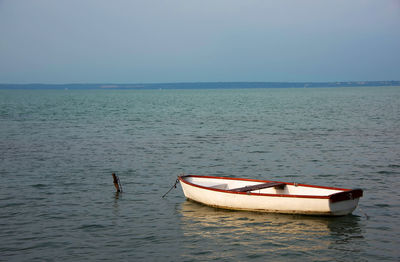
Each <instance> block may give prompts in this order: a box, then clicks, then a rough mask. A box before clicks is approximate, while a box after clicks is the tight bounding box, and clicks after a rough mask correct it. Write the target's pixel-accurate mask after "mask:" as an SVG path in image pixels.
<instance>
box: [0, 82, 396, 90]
mask: <svg viewBox="0 0 400 262" xmlns="http://www.w3.org/2000/svg"><path fill="white" fill-rule="evenodd" d="M368 86H400V81H348V82H193V83H150V84H140V83H138V84H113V83H98V84H0V89H3V90H4V89H15V90H17V89H19V90H43V89H58V90H62V89H64V90H65V89H68V90H96V89H97V90H101V89H130V90H155V89H245V88H321V87H368Z"/></svg>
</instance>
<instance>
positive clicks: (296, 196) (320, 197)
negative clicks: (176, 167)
mask: <svg viewBox="0 0 400 262" xmlns="http://www.w3.org/2000/svg"><path fill="white" fill-rule="evenodd" d="M188 177H197V178H210V179H225V180H240V181H250V182H263V183H268V182H278V183H284V184H285V185H292V186H302V187H312V188H320V189H330V190H340V191H343V192H347V191H352V189H346V188H337V187H326V186H315V185H307V184H297V183H290V182H280V181H268V180H259V179H248V178H235V177H216V176H200V175H182V176H178V179H179V181H181V182H183V183H186V184H188V185H190V186H194V187H198V188H202V189H206V190H211V191H217V192H221V193H229V194H241V195H253V196H268V197H292V198H312V199H330V198H331V197H332V196H333V195H335V194H338V193H332V194H330V195H326V196H321V195H290V194H266V193H253V192H235V191H230V190H224V189H218V188H211V187H206V186H201V185H197V184H194V183H191V182H189V181H187V180H185V178H188ZM339 193H342V192H339Z"/></svg>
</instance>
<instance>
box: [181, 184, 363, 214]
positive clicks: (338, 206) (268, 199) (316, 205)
mask: <svg viewBox="0 0 400 262" xmlns="http://www.w3.org/2000/svg"><path fill="white" fill-rule="evenodd" d="M187 177H190V176H186V177H185V176H182V177H179V181H180V184H181V186H182V190H183V193H184V195H185V197H186V198H187V199H189V200H192V201H196V202H199V203H202V204H205V205H208V206H212V207H217V208H223V209H231V210H246V211H256V212H268V213H286V214H304V215H322V216H343V215H347V214H350V213H351V212H352V211H353V210H354V209H355V208H356V207H357V204H358V201H359V197H355V198H353V197H349V198H348V199H346V198H345V199H343V200H341V199H339V200H337V201H332V198H331V197H330V196H329V195H326V196H318V195H293V196H291V195H289V194H264V193H259V192H261V191H251V192H231V191H229V190H223V189H218V188H209V187H205V186H201V185H197V184H194V183H191V182H189V181H188V180H187V179H185V178H187ZM197 177H200V176H197ZM213 179H214V180H215V179H218V178H217V177H215V178H213ZM220 179H226V178H220ZM235 180H237V179H235ZM257 182H259V181H257ZM263 182H264V181H263ZM287 186H288V187H289V186H290V185H289V183H288V184H287ZM309 187H311V186H309ZM336 191H339V189H338V190H336ZM336 191H334V192H335V193H337V192H336ZM257 192H258V193H257Z"/></svg>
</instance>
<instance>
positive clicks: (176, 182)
mask: <svg viewBox="0 0 400 262" xmlns="http://www.w3.org/2000/svg"><path fill="white" fill-rule="evenodd" d="M178 183H179V179H176V180H175V184H174V185H173V186H172V187H171V188H170V189H169V190H168V192H167V193H165V194H164V195H163V196H162V198H164V197H165V196H166V195H167V194H168V193H169V192H170V191H171V190H172V189H174V188H176V185H177V184H178Z"/></svg>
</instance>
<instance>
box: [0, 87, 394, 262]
mask: <svg viewBox="0 0 400 262" xmlns="http://www.w3.org/2000/svg"><path fill="white" fill-rule="evenodd" d="M0 125H1V129H0V175H1V179H2V182H1V183H0V260H1V261H60V260H64V261H82V260H89V261H100V260H123V261H129V260H130V261H210V260H215V261H266V260H272V261H298V260H299V259H300V260H306V259H307V260H312V261H333V260H336V261H376V260H382V261H399V260H400V251H399V247H400V240H399V239H400V238H399V235H400V226H399V221H400V191H399V190H398V188H399V187H400V178H399V174H400V88H399V87H372V88H370V87H368V88H324V89H318V88H313V89H289V88H288V89H236V90H149V91H145V90H98V91H97V90H90V91H89V90H86V91H85V90H74V91H72V90H36V91H29V90H0ZM112 172H116V173H117V174H118V175H119V176H120V179H121V181H122V186H123V189H124V193H122V194H116V193H115V192H114V187H113V185H112V177H111V173H112ZM183 172H185V173H192V174H201V175H218V176H232V177H244V178H255V179H271V180H280V181H288V182H298V183H308V184H317V185H325V186H337V187H348V188H363V189H364V197H363V198H362V199H361V201H360V204H359V208H358V209H357V210H356V211H355V212H353V215H349V216H345V217H338V218H324V217H308V216H295V215H277V214H275V215H274V214H260V213H251V212H233V211H225V210H219V209H214V208H210V207H206V206H202V205H199V204H196V203H193V202H189V201H186V200H185V198H184V197H183V194H182V191H181V188H180V187H179V186H178V188H177V189H175V190H173V191H171V193H170V194H169V195H168V196H167V198H166V199H161V196H162V195H163V194H164V193H165V192H166V191H168V189H169V188H170V187H171V186H172V184H173V183H174V181H175V179H176V176H177V175H178V174H180V173H183ZM364 213H365V214H367V215H368V217H367V216H366V215H365V214H364Z"/></svg>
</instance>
